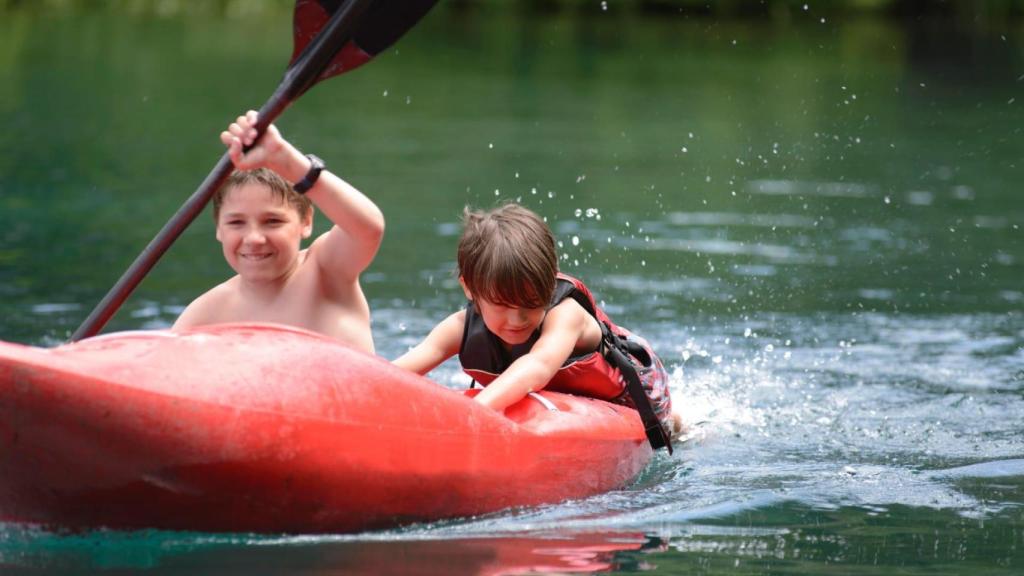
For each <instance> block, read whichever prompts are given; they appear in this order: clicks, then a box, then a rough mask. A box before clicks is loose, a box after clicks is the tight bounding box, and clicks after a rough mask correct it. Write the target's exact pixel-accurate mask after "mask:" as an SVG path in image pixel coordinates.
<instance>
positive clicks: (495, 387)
mask: <svg viewBox="0 0 1024 576" xmlns="http://www.w3.org/2000/svg"><path fill="white" fill-rule="evenodd" d="M589 317H590V316H589V315H588V314H587V312H586V311H585V310H583V308H582V307H581V306H580V305H579V304H577V303H576V301H575V300H571V299H568V300H566V301H564V302H562V303H561V304H559V305H558V306H555V307H554V308H552V309H551V310H549V311H548V313H547V316H546V317H545V318H544V324H543V328H542V329H541V334H540V338H539V339H538V340H537V342H536V343H535V344H534V345H533V347H532V348H530V351H529V352H527V353H526V354H524V355H522V356H520V357H519V358H518V359H516V361H515V362H513V363H512V365H510V366H509V367H508V368H507V369H506V370H505V371H504V372H502V373H501V375H500V376H498V377H497V378H495V379H494V381H493V382H491V383H490V384H488V385H487V386H486V387H484V389H483V390H482V391H481V392H480V393H479V394H477V395H476V396H475V397H474V400H476V401H477V402H480V403H481V404H483V405H484V406H488V407H490V408H493V409H495V410H498V411H501V410H504V409H505V408H506V407H507V406H509V405H511V404H514V403H516V402H518V401H519V400H521V399H522V398H524V397H525V396H526V395H527V394H529V393H530V392H536V391H537V390H540V389H542V388H544V387H545V386H547V384H548V382H550V381H551V378H552V377H554V375H555V373H556V372H558V369H559V368H561V367H562V364H564V363H565V361H566V360H567V359H568V358H569V356H571V355H572V351H573V349H574V348H575V347H576V343H577V342H579V340H580V338H581V337H582V336H583V331H584V329H585V327H586V321H587V319H588V318H589Z"/></svg>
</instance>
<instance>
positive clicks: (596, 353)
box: [394, 204, 681, 447]
mask: <svg viewBox="0 0 1024 576" xmlns="http://www.w3.org/2000/svg"><path fill="white" fill-rule="evenodd" d="M463 224H464V230H463V233H462V237H461V238H460V240H459V247H458V270H459V284H461V285H462V289H463V291H464V292H465V294H466V298H467V299H468V300H469V302H468V303H467V305H466V307H465V308H464V309H462V310H459V311H458V312H455V313H454V314H452V315H450V316H448V317H447V318H445V319H444V320H443V321H441V323H439V324H438V325H437V326H436V327H435V328H434V329H433V330H432V331H431V332H430V334H429V335H428V336H427V337H426V338H425V339H424V340H423V342H421V343H420V344H418V345H417V346H415V347H414V348H412V349H411V350H409V352H407V353H405V354H404V355H402V356H401V357H400V358H398V359H396V360H395V361H394V363H395V364H396V365H398V366H400V367H402V368H405V369H407V370H411V371H413V372H417V373H419V374H426V373H428V372H430V371H431V370H433V369H434V368H436V367H437V366H438V365H440V364H441V363H442V362H444V361H445V360H447V359H448V358H450V357H452V356H455V355H456V354H457V355H458V356H459V361H460V362H461V364H462V369H463V370H464V371H465V372H466V373H467V374H469V375H470V376H471V377H472V378H473V379H474V380H476V381H478V382H480V383H481V384H483V385H485V388H484V389H483V390H482V391H481V392H480V393H479V394H477V395H476V396H475V400H476V401H477V402H480V403H481V404H483V405H485V406H488V407H490V408H493V409H495V410H499V411H500V410H504V409H505V408H506V407H507V406H509V405H511V404H513V403H515V402H517V401H519V400H521V399H522V398H524V397H525V396H526V395H527V394H529V393H530V392H534V391H537V390H541V389H545V388H546V389H548V390H555V391H560V392H572V393H576V394H580V395H585V396H591V397H596V398H601V399H604V400H608V401H611V402H616V403H620V404H625V405H629V406H632V407H634V408H637V409H638V410H639V411H640V413H641V416H642V417H643V416H644V414H645V406H643V405H644V404H646V405H647V406H646V412H647V414H649V415H650V414H651V412H653V415H650V416H649V417H648V418H646V419H645V422H644V424H645V427H646V428H647V430H648V437H649V438H651V439H652V445H655V447H658V446H657V442H656V441H655V439H654V438H653V437H652V435H653V436H654V437H658V436H660V437H661V439H662V441H663V442H664V444H662V445H668V444H667V442H668V440H667V438H668V436H670V435H674V434H678V433H679V431H680V429H681V423H680V420H679V417H678V415H676V414H674V413H673V412H672V400H671V397H670V396H669V390H668V376H667V374H666V373H665V370H664V367H663V366H662V364H661V361H660V360H658V358H657V356H656V355H655V354H654V352H653V350H651V348H650V346H649V345H648V344H647V343H646V342H645V341H643V340H642V339H641V338H639V337H637V336H635V335H633V334H630V333H629V332H628V331H627V330H625V329H622V328H619V327H618V326H616V325H615V324H613V323H612V322H611V321H610V320H609V319H608V317H607V316H606V315H605V314H604V312H603V311H602V310H601V309H600V308H599V307H598V306H597V305H596V303H595V301H594V298H593V296H592V295H591V294H590V291H589V290H588V289H587V287H586V286H585V285H584V284H583V283H582V282H580V281H579V280H577V279H575V278H572V277H570V276H567V275H564V274H560V273H559V272H558V256H557V254H556V252H555V240H554V236H553V235H552V234H551V230H550V229H549V228H548V226H547V225H546V224H545V223H544V222H543V221H542V220H541V219H540V217H538V216H537V214H535V213H534V212H532V211H530V210H528V209H526V208H524V207H522V206H519V205H517V204H506V205H504V206H501V207H499V208H496V209H494V210H491V211H487V212H482V211H471V210H469V209H468V208H467V209H466V210H465V211H464V214H463ZM631 378H632V379H633V380H634V381H637V380H638V381H639V382H636V385H635V387H634V388H633V390H630V386H629V385H628V384H627V382H624V379H625V380H627V381H628V380H630V379H631ZM641 386H642V391H640V392H638V390H640V388H641ZM655 418H656V421H655V420H654V419H655ZM659 424H660V425H659ZM653 428H658V429H657V430H653Z"/></svg>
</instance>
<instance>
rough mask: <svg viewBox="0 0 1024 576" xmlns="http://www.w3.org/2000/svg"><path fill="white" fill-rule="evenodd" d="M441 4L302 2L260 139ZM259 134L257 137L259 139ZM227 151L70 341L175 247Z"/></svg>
mask: <svg viewBox="0 0 1024 576" xmlns="http://www.w3.org/2000/svg"><path fill="white" fill-rule="evenodd" d="M436 2H437V0H297V2H296V3H295V19H294V24H293V28H294V41H295V50H294V52H293V53H292V59H291V61H290V62H289V63H288V68H287V69H286V70H285V73H284V78H283V79H282V80H281V83H280V84H279V85H278V87H277V90H275V91H274V94H273V95H272V96H271V97H270V99H269V100H267V102H266V104H264V105H263V107H262V108H260V112H259V120H258V122H257V124H256V130H257V132H258V134H259V135H260V136H262V134H263V132H264V131H265V130H266V128H267V126H269V125H270V124H271V123H272V122H273V121H274V120H275V119H276V118H277V117H278V116H280V115H281V113H282V112H284V111H285V109H286V108H288V106H289V105H290V104H291V103H292V102H294V101H295V100H297V99H298V98H299V96H302V94H304V93H305V92H306V90H309V89H310V88H311V87H313V85H315V84H316V83H317V82H319V81H321V80H324V79H326V78H330V77H332V76H337V75H338V74H343V73H345V72H348V71H349V70H353V69H355V68H356V67H358V66H360V65H361V64H364V63H365V62H368V61H369V60H370V59H371V58H373V57H374V56H376V55H377V54H380V53H381V52H382V51H384V50H385V49H387V47H388V46H391V45H392V44H394V43H395V41H396V40H398V39H399V38H401V37H402V35H403V34H405V33H406V32H408V31H409V29H410V28H412V27H413V25H415V24H416V22H418V21H419V20H420V18H422V17H423V15H424V14H426V13H427V11H429V10H430V8H431V7H433V5H434V4H435V3H436ZM258 138H259V136H257V139H258ZM232 168H233V166H232V164H231V159H230V158H229V157H228V154H227V153H224V155H223V156H222V157H221V159H220V161H219V162H217V165H216V166H214V168H213V170H212V171H211V172H210V174H209V175H208V176H207V177H206V179H205V180H203V183H202V184H200V185H199V188H198V189H197V190H196V191H195V192H194V193H193V194H192V196H190V197H189V198H188V200H186V201H185V204H184V205H183V206H182V207H181V208H179V209H178V211H177V212H176V213H175V214H174V216H173V217H171V219H170V220H169V221H168V222H167V224H165V225H164V227H163V228H162V229H161V230H160V232H159V233H157V235H156V236H155V237H154V238H153V240H151V241H150V242H149V245H147V246H146V248H145V249H144V250H143V251H142V253H141V254H139V256H138V257H137V258H135V261H134V262H132V265H131V266H129V267H128V270H126V271H125V273H124V274H123V275H122V276H121V278H120V279H119V280H118V281H117V283H116V284H114V287H113V288H111V289H110V291H109V292H107V295H106V296H104V297H103V299H102V300H101V301H100V303H99V304H97V305H96V308H94V309H93V311H92V312H91V313H90V314H89V316H88V317H87V318H86V319H85V322H83V323H82V325H81V326H79V327H78V329H77V330H75V333H74V334H72V335H71V341H72V342H74V341H76V340H81V339H82V338H88V337H89V336H93V335H95V334H97V333H99V331H100V330H102V329H103V326H104V325H106V323H107V321H108V320H110V318H111V317H112V316H113V315H114V313H115V312H117V309H118V308H120V307H121V304H123V303H124V301H125V300H126V299H127V298H128V295H129V294H131V293H132V290H134V289H135V288H136V286H138V285H139V283H140V282H142V279H143V278H144V277H145V276H146V274H147V273H149V271H150V270H151V269H152V268H153V266H154V265H155V264H156V262H157V260H159V259H160V257H161V256H163V254H164V252H166V251H167V250H168V248H170V247H171V244H173V243H174V241H175V240H177V238H178V236H180V235H181V233H182V232H184V231H185V229H186V228H188V225H189V224H191V223H192V221H193V220H195V219H196V216H198V215H199V213H200V212H202V211H203V208H204V207H205V206H206V204H207V203H208V202H209V201H210V198H211V197H212V196H213V193H214V192H215V191H216V190H217V189H218V188H220V187H221V185H222V184H223V183H224V181H225V180H226V179H227V177H228V176H229V175H230V174H231V170H232Z"/></svg>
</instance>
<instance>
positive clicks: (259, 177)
mask: <svg viewBox="0 0 1024 576" xmlns="http://www.w3.org/2000/svg"><path fill="white" fill-rule="evenodd" d="M252 183H257V184H262V185H264V186H266V187H267V189H269V190H270V192H271V193H272V194H273V195H274V196H275V197H277V198H278V199H280V200H284V201H285V202H287V203H288V205H289V206H291V207H292V208H294V209H295V211H296V212H298V213H299V217H301V218H305V217H306V216H308V215H311V214H312V213H313V204H312V202H310V201H309V198H306V197H305V196H303V195H302V194H299V193H298V192H296V191H295V189H294V188H292V185H291V184H289V183H288V182H287V181H285V179H284V178H281V176H279V175H278V174H277V172H274V171H273V170H270V169H268V168H257V169H255V170H235V171H234V172H232V173H231V176H228V180H227V182H225V183H224V185H223V186H221V187H220V189H218V190H217V191H216V192H215V193H214V194H213V220H214V221H217V220H219V219H220V207H221V205H223V204H224V197H225V196H227V194H228V192H230V191H232V190H234V189H235V188H238V187H240V186H245V185H246V184H252Z"/></svg>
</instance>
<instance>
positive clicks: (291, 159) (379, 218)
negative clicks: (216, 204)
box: [221, 110, 384, 283]
mask: <svg viewBox="0 0 1024 576" xmlns="http://www.w3.org/2000/svg"><path fill="white" fill-rule="evenodd" d="M257 117H258V115H257V113H256V112H255V111H253V110H250V111H249V112H247V113H246V115H245V116H239V117H238V119H237V120H236V121H235V123H233V124H232V125H231V126H229V127H228V130H227V131H225V132H223V133H221V141H222V142H224V144H225V145H226V146H227V147H228V153H229V154H230V156H231V160H232V161H233V162H234V164H235V167H236V168H238V169H240V170H251V169H253V168H258V167H260V166H266V167H267V168H270V169H271V170H273V171H274V172H277V173H278V174H279V175H280V176H281V177H282V178H284V179H285V180H287V181H289V182H293V183H294V182H298V181H300V180H302V179H303V177H305V175H306V173H307V172H308V171H309V167H310V161H309V159H308V158H306V157H305V156H304V155H303V154H302V153H301V152H300V151H299V150H298V149H297V148H295V146H293V145H292V144H291V143H289V142H288V141H287V140H285V139H284V138H283V137H282V136H281V133H280V132H279V131H278V130H277V128H276V127H274V126H273V125H270V126H268V127H267V130H266V133H264V135H263V138H262V139H261V140H260V142H259V144H258V145H257V146H255V147H253V148H252V149H251V150H249V151H248V152H244V153H243V151H242V148H243V146H248V145H251V144H252V143H253V141H254V140H255V138H256V129H255V124H256V119H257ZM306 195H307V196H309V199H310V200H312V201H313V203H314V204H316V206H317V207H318V208H320V210H321V211H322V212H323V213H324V214H325V215H326V216H327V218H329V219H330V220H331V222H333V223H334V225H335V226H334V227H333V228H331V230H330V231H328V232H327V233H326V234H324V235H323V236H321V237H320V238H317V239H316V241H314V242H313V244H312V245H311V246H310V254H311V255H312V256H313V257H314V258H316V262H317V264H319V265H320V267H321V269H323V270H324V271H325V272H327V274H326V278H328V279H332V280H335V279H336V280H339V281H341V282H347V283H351V282H354V281H355V280H356V279H357V278H358V277H359V274H360V273H361V272H362V271H363V270H364V269H366V267H367V266H369V265H370V262H371V261H372V260H373V257H374V256H375V255H376V254H377V248H379V247H380V242H381V238H382V237H383V235H384V215H383V214H382V213H381V211H380V209H379V208H377V205H376V204H374V203H373V201H372V200H370V199H369V198H367V197H366V196H365V195H363V193H362V192H360V191H359V190H357V189H356V188H355V187H353V186H352V185H350V184H349V183H348V182H345V181H344V180H342V179H341V178H339V177H338V176H336V175H334V174H333V173H331V172H330V171H329V170H328V169H325V170H324V171H323V172H321V173H320V177H319V178H318V179H317V181H316V183H315V184H314V185H313V187H312V188H310V189H309V191H308V192H307V193H306Z"/></svg>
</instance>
